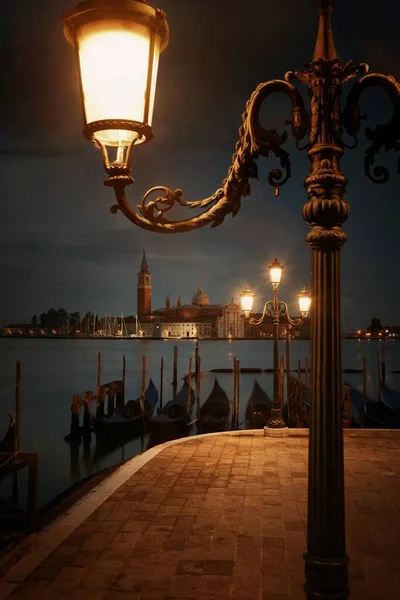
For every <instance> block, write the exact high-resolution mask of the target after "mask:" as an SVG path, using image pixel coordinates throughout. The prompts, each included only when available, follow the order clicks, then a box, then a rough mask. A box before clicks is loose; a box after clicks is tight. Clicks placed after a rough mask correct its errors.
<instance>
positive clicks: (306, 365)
mask: <svg viewBox="0 0 400 600" xmlns="http://www.w3.org/2000/svg"><path fill="white" fill-rule="evenodd" d="M305 372H306V383H308V358H306V359H305Z"/></svg>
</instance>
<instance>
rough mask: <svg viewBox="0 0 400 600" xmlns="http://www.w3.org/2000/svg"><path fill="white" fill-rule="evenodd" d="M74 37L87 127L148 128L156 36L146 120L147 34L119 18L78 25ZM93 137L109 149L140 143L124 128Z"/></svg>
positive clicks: (148, 36) (142, 27)
mask: <svg viewBox="0 0 400 600" xmlns="http://www.w3.org/2000/svg"><path fill="white" fill-rule="evenodd" d="M77 38H78V48H79V62H80V70H81V78H82V88H83V98H84V107H85V112H86V122H87V123H92V122H94V121H101V120H114V119H118V120H126V121H137V122H139V123H147V124H148V125H151V121H152V116H153V107H154V95H155V87H156V79H157V71H158V59H159V54H160V37H159V36H158V35H155V45H154V59H153V70H152V77H151V90H150V99H149V109H148V115H146V114H145V113H146V96H147V94H146V92H147V91H148V90H147V84H148V70H149V68H150V39H151V32H150V29H149V28H148V27H145V26H144V25H139V24H137V23H130V22H126V21H122V20H117V19H115V20H103V21H95V22H94V23H86V24H84V25H82V26H81V27H80V28H79V29H78V31H77ZM94 136H95V138H97V139H98V140H99V141H101V142H102V143H104V144H106V145H108V146H127V145H129V144H130V143H131V142H132V141H133V140H135V139H136V138H138V134H137V133H136V132H134V131H127V130H124V129H108V130H103V131H97V132H96V133H95V134H94ZM138 141H139V140H138Z"/></svg>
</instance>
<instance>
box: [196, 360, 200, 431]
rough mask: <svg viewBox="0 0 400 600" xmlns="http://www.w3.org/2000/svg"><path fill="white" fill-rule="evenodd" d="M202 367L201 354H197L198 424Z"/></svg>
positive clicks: (198, 418)
mask: <svg viewBox="0 0 400 600" xmlns="http://www.w3.org/2000/svg"><path fill="white" fill-rule="evenodd" d="M200 365H201V358H200V354H197V378H196V409H197V422H198V423H200Z"/></svg>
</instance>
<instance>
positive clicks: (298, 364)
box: [297, 360, 301, 381]
mask: <svg viewBox="0 0 400 600" xmlns="http://www.w3.org/2000/svg"><path fill="white" fill-rule="evenodd" d="M297 377H298V379H299V380H300V381H301V366H300V361H299V360H298V361H297Z"/></svg>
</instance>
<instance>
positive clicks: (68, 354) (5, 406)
mask: <svg viewBox="0 0 400 600" xmlns="http://www.w3.org/2000/svg"><path fill="white" fill-rule="evenodd" d="M175 344H176V345H177V346H178V379H179V383H178V390H179V386H180V384H181V379H182V377H183V375H184V374H185V373H187V371H188V366H189V358H190V357H192V358H193V359H194V351H195V342H194V341H193V340H173V341H172V340H143V339H141V340H137V339H130V340H124V339H112V340H101V339H95V340H92V339H90V340H75V339H71V340H51V339H7V338H2V339H0V394H2V392H4V391H6V390H7V389H8V388H11V387H12V386H13V385H14V384H15V362H16V361H17V360H19V361H21V369H22V384H21V451H23V452H38V453H39V488H38V506H39V507H41V506H43V505H45V504H47V503H48V502H49V501H50V500H52V499H53V498H54V497H55V496H56V495H58V494H60V493H61V492H63V491H65V490H66V489H67V488H69V487H70V486H72V485H73V484H75V483H77V482H78V481H79V480H80V479H82V478H85V477H87V476H89V475H92V474H94V473H96V472H98V471H100V470H102V469H104V468H106V467H109V466H112V465H115V464H117V463H119V462H121V461H122V460H125V459H127V458H130V457H132V456H135V455H136V454H138V453H139V452H140V451H141V440H140V438H136V439H134V440H131V441H130V442H128V443H126V444H125V445H124V446H122V447H120V448H118V449H115V450H113V451H111V452H109V453H107V454H106V455H102V454H100V453H99V451H98V450H97V451H96V442H95V439H94V436H92V438H93V439H92V442H91V445H90V447H86V448H84V447H83V445H81V446H80V447H79V448H78V449H77V450H76V451H75V452H73V451H71V447H70V445H69V444H68V443H67V442H65V441H64V436H65V435H66V434H67V433H68V432H69V427H70V415H71V412H70V407H71V400H72V396H73V395H74V394H83V393H85V391H87V390H94V391H95V389H96V370H97V353H98V352H101V354H102V372H101V380H102V382H103V383H105V382H107V381H112V380H114V379H120V378H121V377H122V360H123V358H122V357H123V356H125V357H126V399H127V400H130V399H135V398H138V397H139V395H140V390H141V372H142V357H143V356H146V357H147V374H148V377H151V378H152V379H153V381H154V383H155V385H156V386H157V388H158V389H160V383H161V382H160V363H161V357H163V359H164V377H163V399H164V403H166V402H167V401H168V400H170V399H171V398H172V385H171V382H172V370H173V346H174V345H175ZM382 344H383V342H378V341H367V340H365V341H357V340H343V368H351V369H354V368H359V369H361V368H362V360H363V357H364V358H365V359H366V361H367V370H368V379H367V387H368V395H369V396H370V397H371V398H372V399H374V400H375V399H377V394H378V391H377V387H378V386H377V354H378V352H379V350H380V348H381V346H382ZM384 344H385V354H386V372H387V384H388V385H389V386H390V387H393V388H394V389H398V390H400V375H395V374H391V373H390V371H392V370H395V369H400V343H396V342H384ZM284 351H285V342H284V341H282V342H280V355H283V354H284ZM290 351H291V368H292V369H294V368H296V366H297V361H298V360H300V361H301V363H302V366H304V363H305V359H306V358H309V357H310V342H308V341H292V342H290ZM272 352H273V344H272V341H270V340H237V341H235V340H232V341H228V340H200V341H199V354H200V356H201V391H200V402H201V403H202V402H204V401H205V400H206V398H207V396H208V394H209V393H210V391H211V389H212V387H213V383H214V377H215V375H214V374H213V373H210V370H211V369H213V368H229V367H233V360H234V358H235V357H236V358H237V359H238V360H240V366H241V367H259V368H262V369H267V368H271V367H272ZM193 364H194V360H193ZM217 377H218V381H219V383H220V385H221V386H222V387H223V388H224V389H225V391H226V392H227V394H228V396H229V397H232V388H233V375H232V374H217ZM255 379H257V380H258V382H259V384H260V385H261V387H262V388H263V389H264V390H265V391H266V392H267V393H268V394H269V395H270V396H271V397H272V375H271V374H268V373H262V374H260V375H258V374H257V375H255V374H243V375H242V376H241V381H240V418H239V422H240V423H241V427H244V423H243V421H244V412H245V409H246V406H247V402H248V399H249V397H250V394H251V391H252V388H253V384H254V380H255ZM343 379H344V381H345V382H348V383H350V384H351V385H353V386H355V387H358V388H359V389H360V390H361V388H362V375H361V374H351V375H347V374H344V375H343ZM8 412H14V392H13V391H12V392H9V393H3V394H2V395H0V436H3V434H4V431H5V429H6V425H7V413H8ZM189 434H190V435H194V434H196V427H195V426H193V427H192V428H191V430H190V432H189ZM147 443H148V436H147V437H146V439H145V445H146V444H147ZM6 485H8V484H7V481H6V479H5V480H3V482H0V495H3V494H4V486H6ZM24 488H25V482H24V479H23V477H22V479H21V498H22V497H23V496H24Z"/></svg>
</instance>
